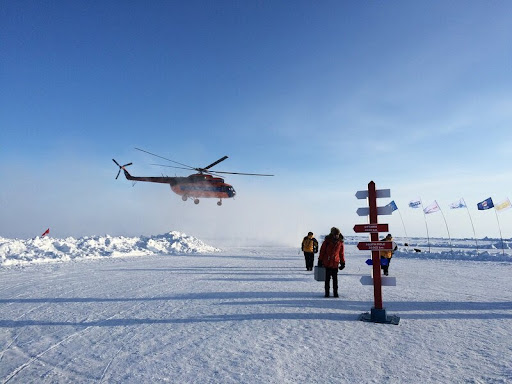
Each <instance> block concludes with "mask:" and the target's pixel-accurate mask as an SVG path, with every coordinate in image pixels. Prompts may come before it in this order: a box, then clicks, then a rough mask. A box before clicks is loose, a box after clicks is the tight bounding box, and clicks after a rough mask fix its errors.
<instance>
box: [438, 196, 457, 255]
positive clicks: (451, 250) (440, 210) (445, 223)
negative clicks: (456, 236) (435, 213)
mask: <svg viewBox="0 0 512 384" xmlns="http://www.w3.org/2000/svg"><path fill="white" fill-rule="evenodd" d="M434 201H435V202H436V204H437V201H436V200H434ZM437 206H438V207H439V212H441V215H443V220H444V225H446V232H448V239H449V240H450V252H451V253H452V255H453V247H452V238H451V236H450V231H449V230H448V223H447V222H446V218H445V217H444V213H443V210H442V209H441V207H440V206H439V204H437Z"/></svg>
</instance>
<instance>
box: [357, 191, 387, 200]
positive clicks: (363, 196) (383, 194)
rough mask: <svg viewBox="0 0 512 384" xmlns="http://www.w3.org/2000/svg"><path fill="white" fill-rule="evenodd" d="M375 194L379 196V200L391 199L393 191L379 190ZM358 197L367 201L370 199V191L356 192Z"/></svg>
mask: <svg viewBox="0 0 512 384" xmlns="http://www.w3.org/2000/svg"><path fill="white" fill-rule="evenodd" d="M375 193H376V194H377V196H376V197H377V198H379V197H391V189H377V190H376V191H375ZM356 197H357V198H358V199H366V198H367V197H368V190H364V191H357V192H356Z"/></svg>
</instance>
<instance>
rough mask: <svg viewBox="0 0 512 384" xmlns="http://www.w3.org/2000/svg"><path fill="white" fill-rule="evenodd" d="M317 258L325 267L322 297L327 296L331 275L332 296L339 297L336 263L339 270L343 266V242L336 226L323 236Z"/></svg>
mask: <svg viewBox="0 0 512 384" xmlns="http://www.w3.org/2000/svg"><path fill="white" fill-rule="evenodd" d="M318 260H320V261H321V262H322V265H323V266H324V267H325V296H324V297H329V291H330V280H331V277H332V290H333V294H334V297H339V295H338V265H339V269H340V270H342V269H343V268H345V245H344V244H343V235H342V234H341V231H340V230H339V229H338V228H336V227H332V228H331V233H330V234H328V235H327V236H325V239H324V242H323V243H322V246H321V247H320V255H319V256H318Z"/></svg>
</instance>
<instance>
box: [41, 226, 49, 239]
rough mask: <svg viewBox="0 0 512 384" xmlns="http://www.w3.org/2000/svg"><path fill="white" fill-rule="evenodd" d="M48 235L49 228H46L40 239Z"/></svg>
mask: <svg viewBox="0 0 512 384" xmlns="http://www.w3.org/2000/svg"><path fill="white" fill-rule="evenodd" d="M49 233H50V228H48V229H47V230H46V231H44V233H43V234H42V235H41V237H45V236H46V235H48V234H49Z"/></svg>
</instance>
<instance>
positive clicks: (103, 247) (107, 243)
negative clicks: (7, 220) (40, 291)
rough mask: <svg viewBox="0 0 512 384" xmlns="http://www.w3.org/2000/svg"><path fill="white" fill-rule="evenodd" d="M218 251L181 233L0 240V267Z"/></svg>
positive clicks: (0, 238) (1, 238)
mask: <svg viewBox="0 0 512 384" xmlns="http://www.w3.org/2000/svg"><path fill="white" fill-rule="evenodd" d="M219 251H220V250H219V249H217V248H215V247H212V246H209V245H206V244H205V243H203V242H202V241H201V240H199V239H197V238H195V237H192V236H188V235H186V234H184V233H180V232H177V231H172V232H169V233H165V234H163V235H155V236H150V237H146V236H141V237H124V236H118V237H113V236H109V235H105V236H90V237H89V236H86V237H80V238H78V239H75V238H73V237H67V238H65V239H56V238H52V237H43V238H41V237H37V238H35V239H28V240H21V239H6V238H3V237H0V265H2V266H9V265H21V264H33V263H48V262H56V261H69V260H79V259H97V258H102V257H122V256H142V255H154V254H172V255H178V254H190V253H213V252H219Z"/></svg>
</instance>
